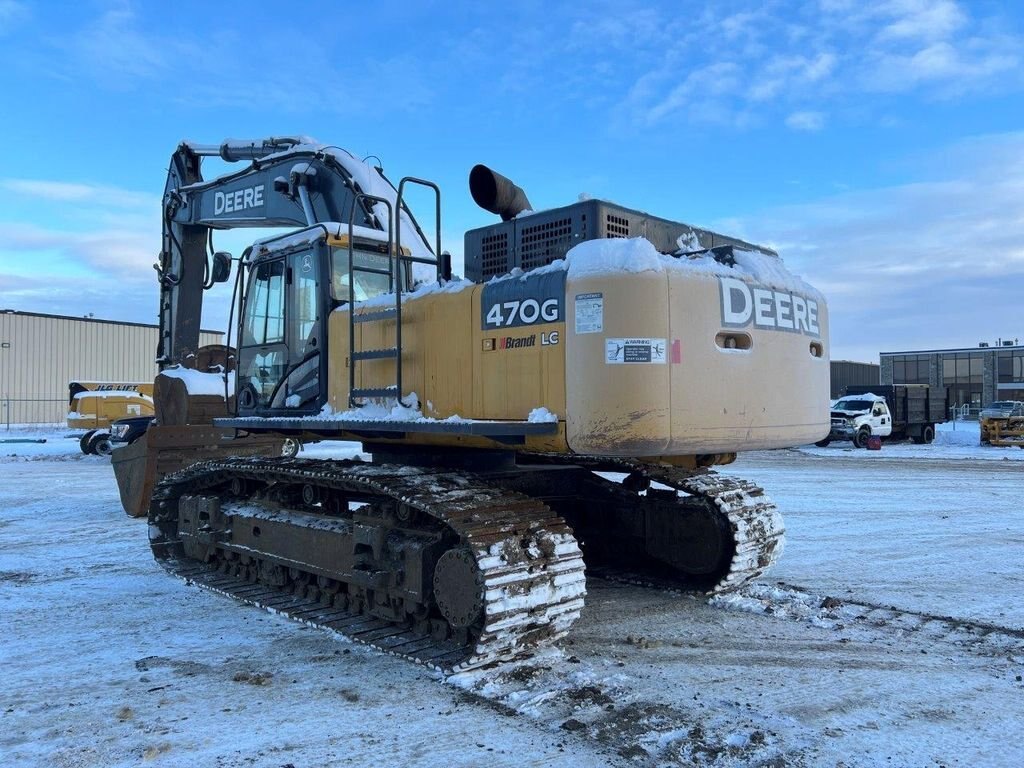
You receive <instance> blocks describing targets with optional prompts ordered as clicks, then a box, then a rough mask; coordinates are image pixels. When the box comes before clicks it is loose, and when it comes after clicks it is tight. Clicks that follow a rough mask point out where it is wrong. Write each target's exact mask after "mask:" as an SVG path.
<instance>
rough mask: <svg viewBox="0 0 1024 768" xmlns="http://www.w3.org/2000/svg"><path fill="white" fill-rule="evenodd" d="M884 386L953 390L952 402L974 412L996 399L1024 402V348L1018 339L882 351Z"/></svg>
mask: <svg viewBox="0 0 1024 768" xmlns="http://www.w3.org/2000/svg"><path fill="white" fill-rule="evenodd" d="M879 362H880V364H881V377H882V379H881V380H882V383H883V384H931V385H933V386H939V387H943V386H944V387H949V402H950V404H951V405H955V406H958V407H964V406H966V407H967V408H968V409H970V410H971V411H977V410H978V409H980V408H984V407H985V406H987V405H988V404H989V403H991V402H993V401H995V400H1024V346H1020V345H1019V344H1018V343H1017V340H1016V339H1015V340H1014V341H1001V340H1000V341H999V342H997V343H996V344H995V345H993V346H990V345H988V344H985V343H982V344H980V345H979V346H977V347H967V348H962V349H932V350H920V351H914V352H882V353H881V354H880V355H879Z"/></svg>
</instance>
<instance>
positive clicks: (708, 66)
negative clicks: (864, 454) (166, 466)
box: [0, 0, 1024, 361]
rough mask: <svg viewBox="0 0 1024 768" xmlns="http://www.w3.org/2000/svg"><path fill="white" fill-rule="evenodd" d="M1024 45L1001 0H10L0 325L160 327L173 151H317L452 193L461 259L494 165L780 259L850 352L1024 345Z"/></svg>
mask: <svg viewBox="0 0 1024 768" xmlns="http://www.w3.org/2000/svg"><path fill="white" fill-rule="evenodd" d="M213 8H216V10H211V9H213ZM1022 44H1024V5H1022V4H1019V3H1016V2H1009V1H1007V2H985V1H984V0H978V1H977V2H969V3H968V2H959V3H958V2H954V1H953V0H887V1H886V2H866V1H864V0H860V1H859V2H852V1H847V0H819V2H816V3H815V2H806V3H797V2H794V3H781V2H770V1H769V2H764V0H761V1H757V2H716V3H707V4H704V3H692V2H665V3H639V2H638V3H633V2H629V0H616V2H607V3H602V2H590V3H576V2H573V3H557V2H545V3H541V2H518V3H517V2H512V3H506V4H503V5H501V6H498V5H496V4H489V3H460V2H443V3H441V2H437V3H434V2H423V3H414V2H376V3H372V4H348V3H345V4H342V3H333V2H323V3H294V4H291V5H288V4H285V5H282V4H280V3H266V4H261V3H254V2H247V3H230V2H224V3H218V4H216V5H215V6H212V5H210V4H208V3H200V2H190V1H189V0H181V1H180V2H176V3H174V4H168V3H156V2H135V3H129V2H111V3H100V2H82V3H74V4H72V3H68V4H64V3H30V2H21V1H19V0H0V146H2V147H3V151H2V154H0V158H2V160H0V308H14V309H23V310H32V311H42V312H58V313H65V314H73V315H81V314H86V313H88V312H92V313H94V314H95V315H96V316H97V317H108V318H114V319H124V320H133V321H141V322H152V321H154V319H155V315H156V296H155V281H154V279H153V271H152V269H151V264H152V263H153V260H154V256H155V254H156V252H157V250H158V248H159V227H160V214H159V198H160V194H161V193H162V190H163V184H164V175H165V169H166V163H167V158H168V157H169V155H170V153H171V152H172V151H173V149H174V147H175V146H176V144H177V143H178V142H179V141H180V140H181V139H183V138H189V139H193V140H196V141H201V142H210V143H213V142H218V141H220V140H222V139H223V138H226V137H228V136H231V137H245V138H259V137H263V136H267V135H275V134H276V135H294V134H306V135H311V136H315V137H317V138H318V139H320V140H321V141H324V142H328V143H333V144H337V145H340V146H342V147H345V148H346V149H349V150H350V151H352V152H353V153H354V154H358V155H367V154H374V155H377V156H378V157H380V158H381V159H382V160H383V164H384V168H385V170H386V171H387V172H388V173H389V175H391V176H392V178H398V177H401V176H403V175H407V174H408V175H416V176H421V177H425V178H430V179H433V180H435V181H437V182H438V183H439V184H440V185H441V187H442V189H443V191H444V195H445V197H444V226H443V235H444V246H445V247H446V248H448V249H450V250H451V251H452V252H453V254H456V256H457V257H459V256H460V255H461V252H462V233H463V232H464V231H465V230H466V229H468V228H472V227H476V226H480V225H483V224H486V223H490V222H491V221H493V220H494V217H492V216H491V215H490V214H488V213H485V212H484V211H481V210H479V209H477V208H476V207H475V206H474V204H473V203H472V201H471V199H470V198H469V195H468V191H467V186H466V177H467V174H468V171H469V169H470V167H471V166H472V165H473V164H474V163H477V162H484V163H486V164H488V165H491V166H492V167H494V168H496V169H497V170H499V171H501V172H502V173H504V174H505V175H507V176H510V177H511V178H513V179H514V180H515V181H517V183H519V184H520V185H521V186H522V187H523V188H524V189H525V190H526V191H527V193H528V195H529V197H530V200H531V201H532V203H533V204H534V207H536V208H545V207H553V206H558V205H564V204H567V203H569V202H573V201H575V200H576V199H577V197H578V195H579V194H580V193H587V194H589V195H591V196H593V197H600V198H605V199H609V200H614V201H616V202H618V203H621V204H624V205H627V206H629V207H633V208H640V209H644V210H648V211H650V212H651V213H653V214H656V215H660V216H665V217H668V218H675V219H679V220H682V221H687V222H689V223H693V224H698V225H703V226H708V227H712V228H716V229H720V230H723V231H727V232H729V233H731V234H736V235H739V236H742V237H745V238H747V239H752V240H755V241H757V242H763V243H767V244H770V245H773V246H775V247H776V248H778V249H779V250H780V252H781V253H782V255H783V257H784V259H785V260H786V263H787V264H788V265H789V266H790V268H791V269H793V270H794V271H796V272H798V273H799V274H801V275H802V276H803V277H805V278H806V279H807V280H808V281H810V282H812V283H814V284H815V285H816V286H818V287H819V288H820V289H822V290H823V292H824V293H825V294H826V296H827V298H828V299H829V303H830V308H831V316H832V356H833V358H834V359H840V358H849V359H861V360H869V361H870V360H877V353H878V351H880V350H890V351H891V350H900V349H915V348H927V347H934V346H960V345H964V346H972V345H974V344H976V343H977V342H978V341H981V340H990V341H991V340H994V339H995V337H996V336H1002V337H1003V338H1007V337H1015V336H1017V337H1022V338H1024V106H1022V104H1024V101H1022V91H1024V62H1022V54H1021V53H1020V51H1022V50H1024V45H1022ZM251 237H252V233H251V232H249V233H246V232H236V233H232V234H230V235H221V236H219V237H218V239H217V244H218V246H219V247H224V248H228V249H230V250H234V251H236V252H239V251H240V250H241V248H242V247H244V244H245V242H246V241H247V240H248V239H250V238H251ZM222 317H223V314H222V313H220V312H219V311H211V312H209V313H208V314H207V316H206V317H205V318H204V323H205V324H206V325H211V324H216V323H217V322H218V321H219V319H220V318H222Z"/></svg>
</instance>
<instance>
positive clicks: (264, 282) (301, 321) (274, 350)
mask: <svg viewBox="0 0 1024 768" xmlns="http://www.w3.org/2000/svg"><path fill="white" fill-rule="evenodd" d="M324 258H325V255H324V252H323V249H322V248H314V249H311V250H304V251H298V252H294V253H290V254H287V255H282V256H280V257H278V258H274V259H269V260H266V261H262V262H260V263H259V264H257V265H255V266H254V267H253V268H252V271H251V273H250V278H249V288H248V290H247V291H246V300H245V308H244V311H243V314H242V329H241V334H240V337H241V340H242V343H241V345H240V349H239V356H238V376H239V380H238V413H239V415H301V414H308V413H313V412H316V411H318V410H319V409H320V407H321V406H322V404H323V402H324V401H325V393H322V392H321V391H320V388H321V384H322V383H323V382H326V380H327V377H326V371H325V367H326V359H327V356H326V351H325V346H326V344H325V340H326V335H325V332H324V331H325V329H326V325H327V317H326V312H325V296H326V283H325V281H324V280H323V279H322V275H323V273H324V270H323V264H322V262H323V260H324Z"/></svg>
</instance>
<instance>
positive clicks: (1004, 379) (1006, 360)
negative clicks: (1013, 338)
mask: <svg viewBox="0 0 1024 768" xmlns="http://www.w3.org/2000/svg"><path fill="white" fill-rule="evenodd" d="M996 376H997V377H998V379H997V380H998V383H1000V384H1024V352H1000V353H999V359H998V361H997V363H996Z"/></svg>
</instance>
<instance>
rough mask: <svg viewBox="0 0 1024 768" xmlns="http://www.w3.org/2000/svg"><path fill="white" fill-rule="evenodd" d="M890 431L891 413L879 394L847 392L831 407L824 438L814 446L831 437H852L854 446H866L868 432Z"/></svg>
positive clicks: (882, 432) (872, 433) (881, 432)
mask: <svg viewBox="0 0 1024 768" xmlns="http://www.w3.org/2000/svg"><path fill="white" fill-rule="evenodd" d="M891 434H892V414H891V413H889V406H888V405H886V403H885V398H884V397H883V396H881V395H874V394H871V393H868V394H865V395H848V396H846V397H844V398H842V399H841V400H837V401H836V403H835V404H834V405H833V406H832V429H831V431H830V432H829V433H828V437H826V438H825V439H824V440H820V441H818V442H817V443H815V445H819V446H822V447H824V446H826V445H828V444H829V443H830V442H832V441H833V440H852V441H853V444H854V445H855V446H856V447H858V448H866V447H867V444H868V438H869V437H871V436H872V435H876V436H878V437H888V436H889V435H891Z"/></svg>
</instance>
